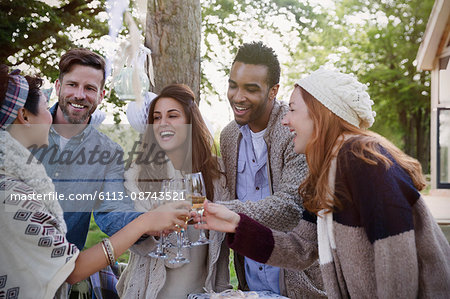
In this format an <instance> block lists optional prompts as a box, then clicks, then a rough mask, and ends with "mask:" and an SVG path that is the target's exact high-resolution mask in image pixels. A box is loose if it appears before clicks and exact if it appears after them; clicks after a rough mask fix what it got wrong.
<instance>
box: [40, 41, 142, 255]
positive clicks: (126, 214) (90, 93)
mask: <svg viewBox="0 0 450 299" xmlns="http://www.w3.org/2000/svg"><path fill="white" fill-rule="evenodd" d="M59 71H60V74H59V77H58V79H57V80H56V82H55V89H56V93H57V95H58V102H57V103H56V104H55V105H54V106H53V107H52V108H50V112H51V113H52V116H53V125H52V128H51V129H50V134H49V146H48V148H47V149H40V150H38V151H36V152H35V153H34V155H35V157H36V158H38V159H39V160H40V161H42V163H43V164H44V166H45V168H46V170H47V174H48V175H49V177H50V178H52V180H53V183H54V184H55V189H56V192H57V193H59V194H64V198H65V199H66V200H64V201H60V204H61V207H62V208H63V210H64V220H65V222H66V224H67V239H68V240H69V242H71V243H74V244H75V245H76V246H77V247H78V248H79V249H80V250H82V249H83V247H84V245H85V242H86V237H87V234H88V230H89V223H90V219H91V212H92V211H93V212H94V213H93V215H94V219H95V222H96V223H97V224H98V226H99V227H100V229H101V230H102V231H103V232H105V233H106V234H107V235H109V236H111V235H113V234H114V233H115V232H117V231H118V230H120V229H121V228H122V227H124V226H125V225H126V224H128V223H129V222H131V221H132V220H133V219H134V218H136V217H137V216H139V215H140V214H141V213H137V212H135V211H134V209H133V206H132V204H131V201H130V200H129V198H128V197H127V196H126V192H125V189H124V186H123V173H124V165H123V161H122V159H121V158H120V155H116V156H115V157H116V158H111V159H110V161H107V160H108V159H106V158H102V156H103V157H107V156H109V157H113V156H114V155H115V154H116V153H123V151H122V148H121V147H120V146H119V145H118V144H117V143H115V142H113V141H112V140H110V139H109V138H108V137H107V136H106V135H104V134H103V133H100V132H99V131H98V130H97V129H96V128H95V126H93V125H92V123H91V115H92V114H93V113H94V111H95V110H96V108H97V106H98V105H99V104H100V103H101V101H102V100H103V98H104V96H105V90H104V88H103V87H104V83H105V60H104V59H103V57H101V56H100V55H98V54H96V53H94V52H92V51H90V50H88V49H82V48H78V49H72V50H69V51H68V52H67V53H66V54H64V55H63V56H62V57H61V60H60V62H59ZM105 161H106V162H105ZM76 195H78V196H79V197H78V198H80V196H88V195H91V196H92V197H91V198H92V200H90V199H89V200H67V199H69V198H72V199H73V198H74V197H75V196H76ZM94 197H95V198H94ZM86 198H89V197H86ZM106 199H107V200H106Z"/></svg>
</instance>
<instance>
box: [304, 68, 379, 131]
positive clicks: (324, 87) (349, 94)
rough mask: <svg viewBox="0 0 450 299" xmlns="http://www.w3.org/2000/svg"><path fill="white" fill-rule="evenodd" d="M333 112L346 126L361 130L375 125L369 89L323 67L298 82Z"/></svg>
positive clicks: (348, 77)
mask: <svg viewBox="0 0 450 299" xmlns="http://www.w3.org/2000/svg"><path fill="white" fill-rule="evenodd" d="M296 84H297V85H299V86H301V87H302V88H303V89H305V90H306V91H307V92H309V93H310V94H311V95H312V96H313V97H314V98H316V99H317V100H318V101H319V102H321V103H322V104H323V105H324V106H325V107H327V108H328V109H329V110H330V111H331V112H333V113H334V114H336V115H337V116H339V117H340V118H342V119H343V120H345V121H346V122H348V123H350V124H352V125H354V126H356V127H358V128H361V129H367V128H370V127H371V126H372V124H373V122H374V121H375V119H374V117H375V115H376V113H375V111H372V105H373V101H372V100H371V99H370V96H369V94H368V93H367V92H366V90H367V86H366V85H364V84H362V83H360V82H358V80H357V79H356V77H355V76H354V75H353V74H344V73H340V72H338V71H334V70H329V69H325V68H323V67H320V68H319V69H318V70H317V71H314V72H312V73H311V74H310V75H309V76H307V77H305V78H303V79H300V80H298V81H297V82H296Z"/></svg>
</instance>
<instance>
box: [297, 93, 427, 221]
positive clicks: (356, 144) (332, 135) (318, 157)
mask: <svg viewBox="0 0 450 299" xmlns="http://www.w3.org/2000/svg"><path fill="white" fill-rule="evenodd" d="M300 91H301V93H302V97H303V100H304V101H305V104H306V106H307V107H308V113H309V116H310V118H311V119H312V120H313V122H314V129H313V133H312V136H311V139H310V140H309V141H308V144H307V145H306V149H305V154H306V161H307V163H308V167H309V175H308V177H307V178H306V180H305V181H304V182H303V183H302V184H301V185H300V187H299V193H300V195H301V196H302V198H303V205H304V207H305V209H307V210H308V211H310V212H312V213H315V214H317V213H318V212H319V211H320V210H323V209H325V210H326V211H328V212H332V211H336V210H338V209H339V208H341V207H342V202H340V201H339V199H338V198H337V197H336V196H335V195H334V194H332V192H331V190H330V186H329V184H328V177H329V169H330V165H331V161H332V160H333V159H334V158H335V157H336V155H337V154H338V152H339V149H340V148H341V146H342V145H343V144H344V143H345V139H344V138H342V137H343V136H345V135H356V136H358V138H355V139H354V140H352V144H351V147H350V150H351V152H352V153H353V154H354V155H355V156H356V157H358V158H360V159H361V160H363V161H364V162H366V163H368V164H371V165H376V164H378V163H382V164H383V165H384V166H385V167H386V169H388V168H389V167H390V166H391V165H392V161H391V160H390V159H389V158H388V157H386V156H385V155H383V154H382V153H380V150H379V145H381V146H382V147H384V148H385V149H386V150H387V152H388V153H389V154H390V155H392V157H393V158H394V159H395V160H396V162H397V163H398V164H399V165H400V166H401V167H402V168H403V169H404V170H405V171H406V172H407V173H408V174H409V176H410V177H411V179H412V181H413V183H414V186H415V187H416V188H417V189H418V190H422V189H423V188H424V187H425V185H426V184H425V178H424V176H423V174H422V166H421V165H420V163H419V161H417V160H416V159H414V158H412V157H410V156H408V155H406V154H405V153H403V152H402V151H401V150H400V149H398V148H397V147H396V146H395V145H393V144H392V143H391V142H390V141H388V140H387V139H386V138H384V137H382V136H380V135H378V134H376V133H374V132H371V131H368V130H363V129H360V128H358V127H355V126H353V125H351V124H349V123H347V122H346V121H344V120H343V119H341V118H340V117H338V116H336V115H335V114H334V113H332V112H331V111H330V110H328V108H326V107H325V106H324V105H322V103H320V102H319V101H318V100H316V99H315V98H314V97H313V96H312V95H311V94H310V93H308V92H307V91H306V90H304V89H303V88H301V87H300ZM336 149H337V150H336ZM330 196H331V198H330Z"/></svg>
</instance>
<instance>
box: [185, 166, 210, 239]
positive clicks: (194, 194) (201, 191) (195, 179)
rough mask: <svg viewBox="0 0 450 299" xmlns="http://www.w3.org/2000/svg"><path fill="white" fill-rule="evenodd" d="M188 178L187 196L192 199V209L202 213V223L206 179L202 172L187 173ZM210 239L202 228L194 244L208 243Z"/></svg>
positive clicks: (201, 219) (201, 220)
mask: <svg viewBox="0 0 450 299" xmlns="http://www.w3.org/2000/svg"><path fill="white" fill-rule="evenodd" d="M185 178H186V198H190V199H191V200H192V209H193V210H196V211H197V213H199V214H200V223H202V222H203V212H204V209H203V203H204V202H205V199H206V188H205V181H204V180H203V175H202V173H201V172H196V173H189V174H186V175H185ZM208 243H209V240H208V238H207V237H206V234H205V230H204V229H201V230H200V237H199V238H198V240H197V241H196V242H194V243H191V245H192V246H198V245H205V244H208Z"/></svg>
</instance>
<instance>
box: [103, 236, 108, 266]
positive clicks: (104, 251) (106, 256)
mask: <svg viewBox="0 0 450 299" xmlns="http://www.w3.org/2000/svg"><path fill="white" fill-rule="evenodd" d="M102 249H103V253H104V254H105V258H106V262H107V263H108V264H109V257H108V253H107V252H106V249H105V245H103V241H102Z"/></svg>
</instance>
